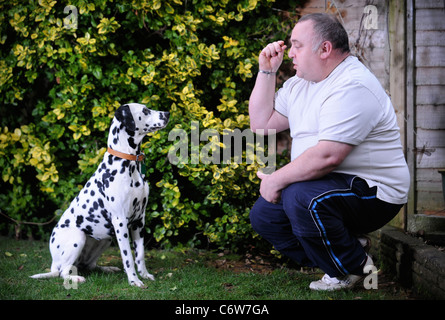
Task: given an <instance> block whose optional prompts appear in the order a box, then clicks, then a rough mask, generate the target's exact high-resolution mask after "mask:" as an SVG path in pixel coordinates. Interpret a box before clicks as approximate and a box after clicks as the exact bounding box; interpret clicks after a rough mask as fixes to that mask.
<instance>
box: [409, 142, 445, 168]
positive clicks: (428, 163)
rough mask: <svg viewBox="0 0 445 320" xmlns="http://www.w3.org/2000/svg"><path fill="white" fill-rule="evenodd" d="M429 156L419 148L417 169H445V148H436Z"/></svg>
mask: <svg viewBox="0 0 445 320" xmlns="http://www.w3.org/2000/svg"><path fill="white" fill-rule="evenodd" d="M434 149H435V150H434V151H430V152H429V154H428V153H425V152H422V146H417V152H416V154H417V157H416V163H417V168H445V148H434Z"/></svg>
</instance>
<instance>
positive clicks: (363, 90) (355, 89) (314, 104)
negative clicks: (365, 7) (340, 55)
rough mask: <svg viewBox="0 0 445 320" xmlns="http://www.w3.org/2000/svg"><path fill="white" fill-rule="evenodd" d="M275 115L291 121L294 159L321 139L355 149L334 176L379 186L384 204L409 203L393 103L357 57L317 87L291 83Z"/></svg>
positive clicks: (278, 100) (293, 80) (277, 100)
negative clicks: (277, 114) (280, 115)
mask: <svg viewBox="0 0 445 320" xmlns="http://www.w3.org/2000/svg"><path fill="white" fill-rule="evenodd" d="M275 110H276V111H277V112H279V113H280V114H282V115H284V116H285V117H287V118H288V119H289V127H290V134H291V137H292V154H291V159H292V160H294V159H295V158H297V157H298V156H299V155H300V154H302V153H303V152H304V151H305V150H306V149H308V148H310V147H312V146H314V145H316V144H317V143H318V141H320V140H330V141H336V142H343V143H347V144H351V145H354V146H355V148H354V149H353V150H352V152H351V153H350V154H349V155H348V156H347V157H346V159H345V160H344V161H343V163H342V164H341V165H340V166H339V167H337V168H336V169H335V170H334V172H341V173H347V174H351V175H356V176H359V177H361V178H363V179H365V180H366V181H367V183H368V185H369V186H370V187H373V186H377V198H379V199H381V200H383V201H386V202H389V203H394V204H404V203H406V202H407V201H408V191H409V184H410V181H409V180H410V179H409V172H408V166H407V164H406V161H405V158H404V155H403V148H402V145H401V142H400V133H399V128H398V126H397V120H396V115H395V112H394V109H393V106H392V104H391V100H390V98H389V97H388V95H387V94H386V92H385V90H384V89H383V88H382V86H381V85H380V83H379V81H378V80H377V78H376V77H375V76H374V75H373V74H372V73H371V72H370V71H369V70H368V69H367V68H366V67H365V66H364V65H363V64H362V63H361V62H360V61H358V59H357V58H356V57H352V56H349V57H347V58H346V59H345V60H344V61H343V62H342V63H340V64H339V65H338V66H337V67H336V68H335V69H334V70H333V71H332V72H331V74H330V75H329V76H328V77H327V78H326V79H325V80H323V81H320V82H317V83H315V82H310V81H306V80H304V79H301V78H299V77H297V76H294V77H292V78H290V79H289V80H287V81H286V82H285V83H284V85H283V87H282V88H281V89H279V90H278V91H277V93H276V95H275Z"/></svg>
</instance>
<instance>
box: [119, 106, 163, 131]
mask: <svg viewBox="0 0 445 320" xmlns="http://www.w3.org/2000/svg"><path fill="white" fill-rule="evenodd" d="M114 116H115V118H116V119H117V120H118V121H120V123H121V126H123V127H125V129H126V130H127V131H129V132H132V133H134V134H137V135H140V136H144V135H146V134H147V133H149V132H153V131H156V130H159V129H162V128H164V127H165V126H166V125H167V123H168V118H169V117H170V113H169V112H165V111H155V110H150V109H148V108H147V107H146V106H145V105H143V104H139V103H128V104H124V105H121V106H120V107H119V108H118V109H117V110H116V113H115V114H114ZM121 129H123V128H121Z"/></svg>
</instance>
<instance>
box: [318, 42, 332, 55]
mask: <svg viewBox="0 0 445 320" xmlns="http://www.w3.org/2000/svg"><path fill="white" fill-rule="evenodd" d="M333 49H334V48H333V47H332V43H331V42H330V41H324V42H323V43H322V44H321V46H320V48H319V49H318V50H319V52H320V58H321V59H327V58H328V57H329V56H330V55H331V53H332V50H333Z"/></svg>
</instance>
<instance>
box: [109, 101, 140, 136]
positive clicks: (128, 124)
mask: <svg viewBox="0 0 445 320" xmlns="http://www.w3.org/2000/svg"><path fill="white" fill-rule="evenodd" d="M114 116H115V117H116V119H117V120H119V121H120V122H121V123H122V124H123V125H124V127H125V128H126V129H127V130H128V131H136V123H135V122H134V119H133V115H132V114H131V111H130V107H129V106H128V105H127V104H124V105H121V106H120V107H119V108H118V109H117V110H116V112H115V113H114Z"/></svg>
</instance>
